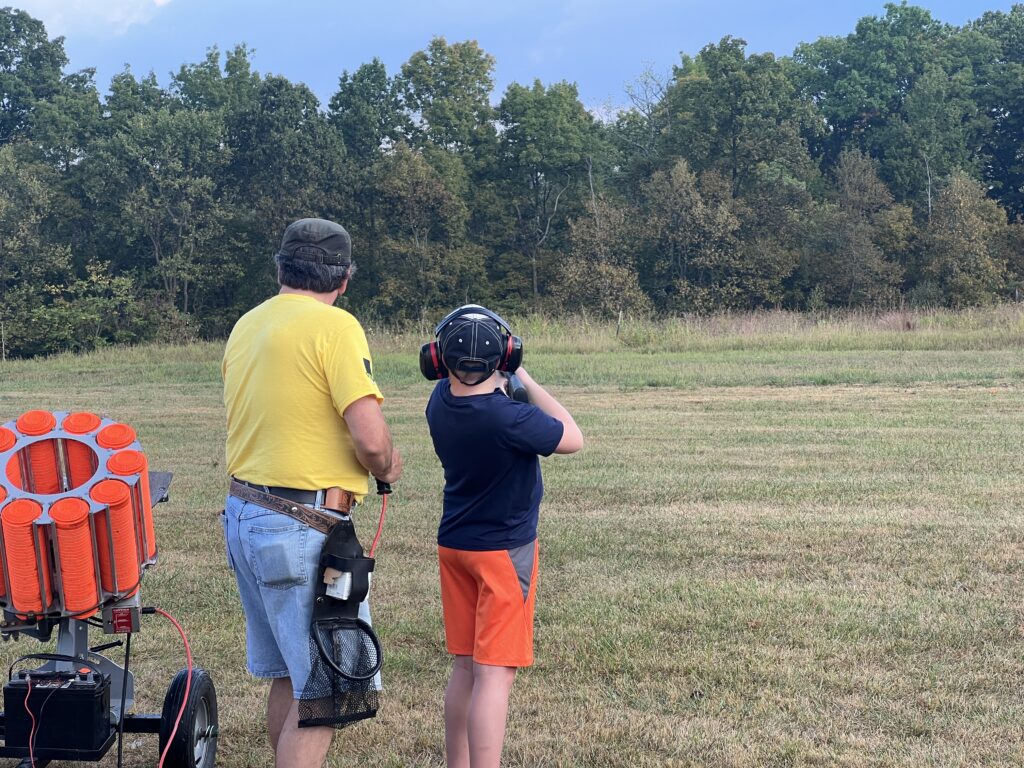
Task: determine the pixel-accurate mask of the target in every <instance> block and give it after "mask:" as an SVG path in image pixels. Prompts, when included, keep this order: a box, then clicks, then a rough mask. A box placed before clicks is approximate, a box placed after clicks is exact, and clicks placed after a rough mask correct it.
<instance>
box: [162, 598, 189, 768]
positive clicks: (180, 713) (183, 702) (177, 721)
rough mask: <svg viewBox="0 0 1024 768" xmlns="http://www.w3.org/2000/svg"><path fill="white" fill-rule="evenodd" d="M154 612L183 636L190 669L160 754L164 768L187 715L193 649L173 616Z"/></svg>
mask: <svg viewBox="0 0 1024 768" xmlns="http://www.w3.org/2000/svg"><path fill="white" fill-rule="evenodd" d="M153 610H154V611H156V612H157V613H159V614H160V615H161V616H163V617H165V618H166V619H167V620H168V621H170V622H171V624H173V625H174V626H175V628H176V629H177V630H178V634H179V635H181V641H182V642H183V643H184V644H185V661H186V666H187V667H188V676H187V677H186V678H185V695H184V696H183V697H182V699H181V709H180V710H178V717H177V718H175V720H174V728H172V729H171V735H170V736H169V737H168V739H167V745H166V746H165V747H164V751H163V752H161V753H160V762H159V764H158V768H163V765H164V759H165V758H166V757H167V750H169V749H170V748H171V744H173V743H174V737H175V735H177V733H178V726H179V725H180V724H181V718H182V716H183V715H184V714H185V707H187V706H188V694H189V691H190V690H191V689H192V648H191V646H189V644H188V638H187V637H185V630H184V629H182V628H181V624H179V623H178V622H177V621H176V620H175V618H174V617H173V616H171V614H169V613H167V611H162V610H160V609H159V608H154V609H153Z"/></svg>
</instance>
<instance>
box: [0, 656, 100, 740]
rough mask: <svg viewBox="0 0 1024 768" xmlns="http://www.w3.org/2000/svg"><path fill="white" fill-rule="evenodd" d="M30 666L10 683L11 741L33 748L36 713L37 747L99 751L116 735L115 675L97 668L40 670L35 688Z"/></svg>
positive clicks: (7, 705) (8, 726)
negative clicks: (112, 683) (113, 714)
mask: <svg viewBox="0 0 1024 768" xmlns="http://www.w3.org/2000/svg"><path fill="white" fill-rule="evenodd" d="M28 674H29V673H28V672H25V671H24V670H23V671H22V672H21V673H19V676H18V677H16V678H15V679H13V680H11V681H9V682H8V683H7V684H6V685H4V725H5V731H6V732H5V734H4V742H5V743H6V745H7V746H8V747H15V748H17V747H21V748H26V749H27V748H28V746H29V744H28V740H29V734H30V733H31V731H32V719H31V718H30V717H29V713H28V712H27V711H25V707H26V702H25V697H26V695H27V696H28V709H30V710H31V711H32V716H33V717H35V734H34V736H33V742H32V746H33V748H34V749H37V750H44V749H62V750H75V751H94V750H98V749H101V748H103V746H104V744H105V743H106V741H107V739H108V738H109V736H110V678H109V677H108V676H106V675H100V674H96V673H95V672H85V673H80V674H74V673H70V672H68V673H63V672H46V673H40V672H35V673H31V674H32V691H31V693H30V692H29V685H28Z"/></svg>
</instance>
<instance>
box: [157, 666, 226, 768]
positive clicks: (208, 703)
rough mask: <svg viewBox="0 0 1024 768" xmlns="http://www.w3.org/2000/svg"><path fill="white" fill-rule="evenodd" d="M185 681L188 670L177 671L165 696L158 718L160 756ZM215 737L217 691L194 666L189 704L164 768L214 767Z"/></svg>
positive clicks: (178, 709)
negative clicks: (162, 708)
mask: <svg viewBox="0 0 1024 768" xmlns="http://www.w3.org/2000/svg"><path fill="white" fill-rule="evenodd" d="M187 679H188V670H186V669H183V670H181V671H180V672H178V674H177V675H175V676H174V680H172V681H171V686H170V687H169V688H168V689H167V695H166V696H164V710H163V712H162V713H161V715H160V754H161V755H162V754H163V752H164V747H166V746H167V742H168V740H169V739H170V736H171V729H172V728H174V721H175V720H176V719H177V717H178V712H179V711H180V710H181V700H182V697H183V696H184V695H185V681H186V680H187ZM217 735H218V731H217V692H216V691H215V690H214V687H213V678H211V677H210V674H209V673H208V672H207V671H206V670H205V669H200V668H199V667H195V668H193V670H192V685H191V686H190V687H189V691H188V703H187V704H186V705H185V712H184V713H183V714H182V716H181V723H180V724H179V725H178V732H177V733H176V734H174V741H172V742H171V748H170V749H168V750H167V757H166V759H165V760H164V768H213V764H214V760H215V758H216V756H217Z"/></svg>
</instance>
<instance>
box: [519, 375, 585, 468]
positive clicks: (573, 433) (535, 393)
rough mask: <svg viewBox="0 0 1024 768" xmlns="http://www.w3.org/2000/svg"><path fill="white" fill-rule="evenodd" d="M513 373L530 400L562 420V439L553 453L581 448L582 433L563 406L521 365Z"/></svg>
mask: <svg viewBox="0 0 1024 768" xmlns="http://www.w3.org/2000/svg"><path fill="white" fill-rule="evenodd" d="M515 374H516V376H518V377H519V380H520V381H522V382H523V385H524V386H525V387H526V392H527V394H529V396H530V402H531V403H532V404H533V405H535V406H537V407H538V408H540V409H541V410H542V411H544V413H546V414H547V415H548V416H550V417H552V418H553V419H558V421H560V422H562V427H563V432H562V439H561V440H560V441H559V442H558V445H557V446H556V447H555V453H576V451H578V450H579V449H580V448H582V447H583V433H582V432H581V431H580V428H579V427H578V426H576V421H575V419H573V417H572V414H571V413H569V411H567V410H566V409H565V406H564V405H562V404H561V403H560V402H558V401H557V400H556V399H555V398H554V397H553V396H552V395H551V393H550V392H548V391H547V390H546V389H544V387H542V386H541V385H540V384H538V383H537V382H536V381H534V380H533V377H532V376H530V374H529V373H528V372H527V370H526V369H525V368H523V367H522V366H520V367H519V368H517V369H516V371H515Z"/></svg>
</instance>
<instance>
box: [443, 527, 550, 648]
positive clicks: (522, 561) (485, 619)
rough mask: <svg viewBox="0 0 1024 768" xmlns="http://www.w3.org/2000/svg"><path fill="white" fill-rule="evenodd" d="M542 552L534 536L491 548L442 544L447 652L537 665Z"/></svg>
mask: <svg viewBox="0 0 1024 768" xmlns="http://www.w3.org/2000/svg"><path fill="white" fill-rule="evenodd" d="M538 553H539V549H538V545H537V541H536V540H535V541H532V542H530V543H529V544H525V545H523V546H521V547H517V548H515V549H499V550H492V551H487V552H471V551H468V550H465V549H450V548H448V547H442V546H438V548H437V556H438V561H439V562H440V565H441V607H442V608H443V610H444V635H445V640H446V642H447V644H448V652H449V653H452V654H455V655H456V656H472V657H473V661H475V662H477V663H478V664H490V665H492V666H496V667H528V666H530V665H531V664H533V606H534V602H535V601H536V597H537V559H538Z"/></svg>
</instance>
